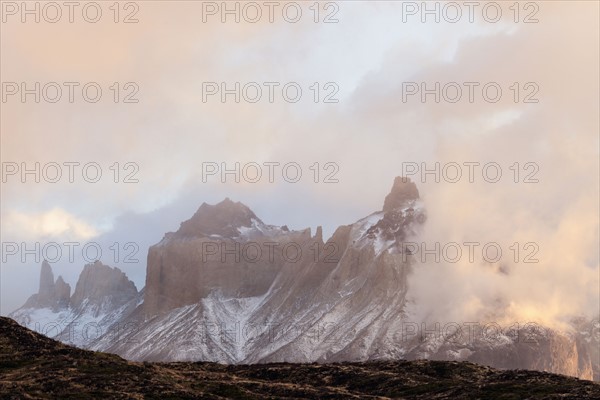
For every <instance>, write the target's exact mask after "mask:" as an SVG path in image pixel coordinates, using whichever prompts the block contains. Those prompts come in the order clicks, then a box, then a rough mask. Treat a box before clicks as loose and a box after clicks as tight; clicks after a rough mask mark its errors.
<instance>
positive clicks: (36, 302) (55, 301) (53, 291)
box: [24, 260, 71, 311]
mask: <svg viewBox="0 0 600 400" xmlns="http://www.w3.org/2000/svg"><path fill="white" fill-rule="evenodd" d="M70 296H71V286H69V284H67V283H65V281H64V280H63V278H62V276H59V277H58V279H57V280H56V282H54V273H53V272H52V267H51V266H50V264H49V263H48V261H46V260H44V261H43V262H42V267H41V270H40V288H39V290H38V293H37V294H34V295H33V296H31V297H30V298H29V299H28V300H27V302H26V303H25V306H24V307H28V308H45V307H46V308H50V309H52V310H54V311H58V310H61V309H64V308H66V307H68V305H69V297H70Z"/></svg>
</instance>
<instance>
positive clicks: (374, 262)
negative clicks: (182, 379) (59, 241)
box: [13, 178, 600, 380]
mask: <svg viewBox="0 0 600 400" xmlns="http://www.w3.org/2000/svg"><path fill="white" fill-rule="evenodd" d="M425 222H426V212H425V209H424V207H423V204H422V202H421V200H420V198H419V192H418V190H417V187H416V185H415V184H414V183H413V182H411V181H410V180H407V179H402V178H396V179H395V180H394V184H393V186H392V189H391V191H390V193H389V194H388V196H386V198H385V201H384V204H383V209H382V210H381V211H378V212H374V213H372V214H371V215H369V216H367V217H365V218H362V219H360V220H358V221H356V222H355V223H353V224H350V225H344V226H340V227H339V228H338V229H336V231H335V232H334V234H333V235H332V237H331V238H329V239H328V240H327V241H324V240H323V234H322V229H321V228H320V227H319V228H317V231H316V234H315V235H314V236H312V235H311V232H310V229H305V230H299V231H295V230H290V229H289V228H288V227H287V226H282V227H278V226H272V225H267V224H265V223H264V222H263V221H261V220H260V219H259V218H258V217H257V216H256V215H255V214H254V213H253V212H252V211H251V210H250V209H249V208H248V207H246V206H245V205H243V204H241V203H239V202H238V203H235V202H233V201H231V200H229V199H225V200H224V201H222V202H221V203H219V204H216V205H208V204H202V205H201V206H200V208H199V209H198V211H197V212H196V213H195V214H194V215H193V216H192V218H190V219H189V220H187V221H185V222H183V223H182V224H181V226H180V228H179V229H178V230H177V231H176V232H172V233H167V234H166V235H165V236H164V238H163V239H162V240H161V241H160V242H159V243H157V244H156V245H154V246H152V247H151V248H150V249H149V252H148V264H147V274H146V286H145V288H144V290H143V291H141V292H139V293H138V292H137V290H136V289H135V286H133V284H132V283H131V282H129V280H128V279H127V278H126V277H125V276H124V274H123V273H122V272H121V271H119V270H118V269H116V268H115V269H113V268H110V267H108V266H105V265H103V264H101V263H96V264H93V265H88V266H86V267H85V268H84V271H83V272H82V274H81V277H80V279H79V282H78V283H77V286H76V289H75V293H74V294H73V296H72V297H71V298H70V300H69V306H68V310H69V313H68V314H67V315H66V316H61V318H62V319H63V320H64V321H72V322H76V323H79V324H80V325H82V324H83V323H84V322H85V323H89V322H90V321H92V322H94V323H96V326H95V328H96V329H95V332H98V333H97V334H96V335H94V336H93V337H90V335H86V334H85V333H82V334H81V335H80V336H81V338H79V337H77V339H76V340H71V338H72V335H70V336H69V338H68V339H65V338H64V337H62V336H61V337H58V336H55V337H57V338H58V339H60V340H62V341H66V342H69V343H75V344H77V345H79V346H84V347H87V348H90V349H93V350H99V351H108V352H111V353H116V354H119V355H121V356H123V357H125V358H128V359H131V360H147V361H198V360H203V361H216V362H223V363H231V364H238V363H265V362H302V363H304V362H313V361H317V362H321V363H324V362H332V361H340V362H341V361H367V360H397V359H421V358H429V359H437V360H459V361H462V360H466V361H472V362H477V363H480V364H485V365H489V366H495V367H500V368H523V369H538V370H542V371H550V372H555V373H561V374H567V375H573V376H578V377H582V378H585V379H592V378H593V379H596V380H598V379H600V376H599V374H598V372H599V371H600V361H599V357H600V354H599V350H598V348H600V325H599V324H598V322H597V321H586V320H582V321H579V322H577V323H576V324H575V323H574V324H573V327H572V328H573V329H571V330H570V331H568V332H558V331H554V330H551V329H547V328H544V327H541V328H543V329H534V328H535V327H530V326H529V327H519V329H517V331H516V332H509V333H506V332H504V333H502V334H499V335H496V336H493V337H489V335H479V336H474V337H457V336H456V335H449V336H448V335H446V336H442V337H440V336H439V335H437V336H436V335H433V336H431V335H429V336H427V335H426V336H420V335H408V336H407V335H406V328H407V323H408V324H410V323H409V322H408V321H409V319H410V306H411V304H410V302H408V301H407V291H408V285H409V279H408V278H409V275H410V273H411V271H412V269H413V268H414V266H413V256H412V255H411V253H410V251H409V250H408V249H407V248H406V247H405V242H406V241H412V240H416V239H417V237H418V235H419V232H420V231H421V229H422V227H423V224H424V223H425ZM51 275H52V274H51V270H50V271H48V268H46V267H43V268H42V276H41V280H40V281H41V283H40V294H42V295H41V298H42V299H45V298H46V297H48V296H49V298H53V299H56V298H58V297H60V298H62V299H64V298H65V297H64V285H63V284H62V283H61V284H59V283H58V282H59V281H58V280H57V282H56V283H54V286H52V285H51V284H50V282H52V276H51ZM60 281H61V282H62V280H60ZM59 286H61V287H62V289H60V290H58V289H57V287H59ZM58 292H61V293H63V295H62V297H61V296H58V295H57V294H56V293H58ZM47 293H54V294H53V295H47ZM40 294H38V295H36V296H38V297H39V296H40ZM44 301H45V300H44ZM42 303H43V302H42ZM42 303H40V304H42ZM36 304H37V303H36ZM44 304H45V303H44ZM53 304H54V303H53ZM29 306H30V308H27V307H25V309H22V310H18V311H17V312H16V313H15V314H13V315H14V318H15V319H16V320H18V321H19V322H22V321H30V322H31V321H33V320H34V319H35V318H37V317H36V315H37V314H36V311H35V310H32V309H31V306H32V305H31V304H29ZM52 315H56V314H52ZM122 327H128V329H126V330H125V331H122V330H121V328H122ZM537 328H540V327H537ZM64 332H70V331H69V330H68V329H67V328H66V327H65V329H64V330H63V331H62V333H63V334H64ZM84 332H85V331H84ZM115 332H117V333H118V335H117V336H115V334H114V333H115ZM523 338H527V339H528V340H523Z"/></svg>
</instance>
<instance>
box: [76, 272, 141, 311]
mask: <svg viewBox="0 0 600 400" xmlns="http://www.w3.org/2000/svg"><path fill="white" fill-rule="evenodd" d="M136 294H137V288H136V287H135V284H134V283H133V282H132V281H130V280H129V279H128V278H127V275H125V273H124V272H123V271H121V270H120V269H119V268H116V267H114V268H113V267H110V266H108V265H105V264H103V263H102V262H101V261H96V262H94V263H90V264H87V265H86V266H85V267H83V271H81V274H80V275H79V279H78V280H77V285H76V286H75V292H74V293H73V297H72V298H71V305H72V306H73V307H78V306H80V305H82V304H83V302H84V300H88V301H90V302H92V303H93V302H102V301H104V300H106V299H110V301H111V302H114V303H124V302H126V301H127V300H129V299H131V298H133V297H134V296H135V295H136Z"/></svg>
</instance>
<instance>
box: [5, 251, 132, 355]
mask: <svg viewBox="0 0 600 400" xmlns="http://www.w3.org/2000/svg"><path fill="white" fill-rule="evenodd" d="M141 296H142V294H140V293H138V291H137V289H136V287H135V285H134V284H133V282H131V281H130V280H129V279H127V276H126V275H125V274H124V273H123V272H121V270H119V269H118V268H111V267H109V266H107V265H104V264H102V263H101V262H99V261H97V262H95V263H92V264H88V265H86V266H85V267H84V268H83V271H82V272H81V274H80V276H79V279H78V281H77V285H76V286H75V292H74V293H73V296H71V287H70V286H69V284H67V283H65V281H64V280H63V279H62V277H60V276H59V277H58V279H57V280H56V282H54V274H53V273H52V268H51V267H50V264H48V263H47V262H46V261H44V262H43V263H42V267H41V272H40V289H39V293H37V294H34V295H33V296H31V297H30V298H29V300H27V302H26V303H25V305H23V307H21V308H19V309H18V310H16V311H14V312H12V313H11V314H10V316H11V317H12V318H14V319H15V320H16V321H17V322H19V323H20V324H22V325H24V326H28V327H30V328H32V329H36V330H38V331H39V332H42V333H44V334H47V335H49V336H51V337H54V338H56V339H58V340H61V341H63V342H66V343H71V344H75V345H78V346H82V347H84V346H86V345H87V344H88V343H89V342H90V341H92V340H95V339H96V338H97V337H98V336H100V335H102V334H105V333H107V332H108V331H109V330H108V328H109V327H110V326H112V325H113V324H115V323H117V321H119V320H120V318H122V317H123V316H124V315H129V314H130V313H131V312H132V311H133V310H135V308H136V307H137V305H138V303H140V302H141V301H140V299H141Z"/></svg>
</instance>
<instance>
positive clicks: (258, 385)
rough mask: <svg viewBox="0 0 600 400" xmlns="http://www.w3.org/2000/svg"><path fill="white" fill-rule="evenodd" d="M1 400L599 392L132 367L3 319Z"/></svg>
mask: <svg viewBox="0 0 600 400" xmlns="http://www.w3.org/2000/svg"><path fill="white" fill-rule="evenodd" d="M0 398H2V399H23V398H51V399H56V398H59V399H88V398H109V399H141V398H146V399H153V398H156V399H200V398H206V399H222V398H244V399H254V398H256V399H258V398H261V399H264V398H278V399H281V398H288V399H303V398H307V399H348V398H380V399H381V398H404V399H525V398H527V399H554V398H556V399H559V398H560V399H598V398H600V384H597V383H593V382H590V381H585V380H579V379H576V378H571V377H567V376H563V375H556V374H550V373H544V372H535V371H523V370H517V371H501V370H496V369H493V368H489V367H483V366H479V365H476V364H472V363H468V362H454V361H425V360H423V361H386V362H370V363H339V364H337V363H336V364H316V363H313V364H287V363H278V364H256V365H223V364H215V363H204V362H197V363H191V362H177V363H137V362H130V361H126V360H124V359H122V358H120V357H119V356H116V355H112V354H106V353H99V352H92V351H87V350H81V349H77V348H74V347H70V346H67V345H64V344H61V343H59V342H57V341H55V340H52V339H49V338H47V337H45V336H42V335H40V334H37V333H35V332H33V331H31V330H29V329H27V328H24V327H22V326H20V325H19V324H17V323H16V322H15V321H13V320H11V319H9V318H4V317H0Z"/></svg>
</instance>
